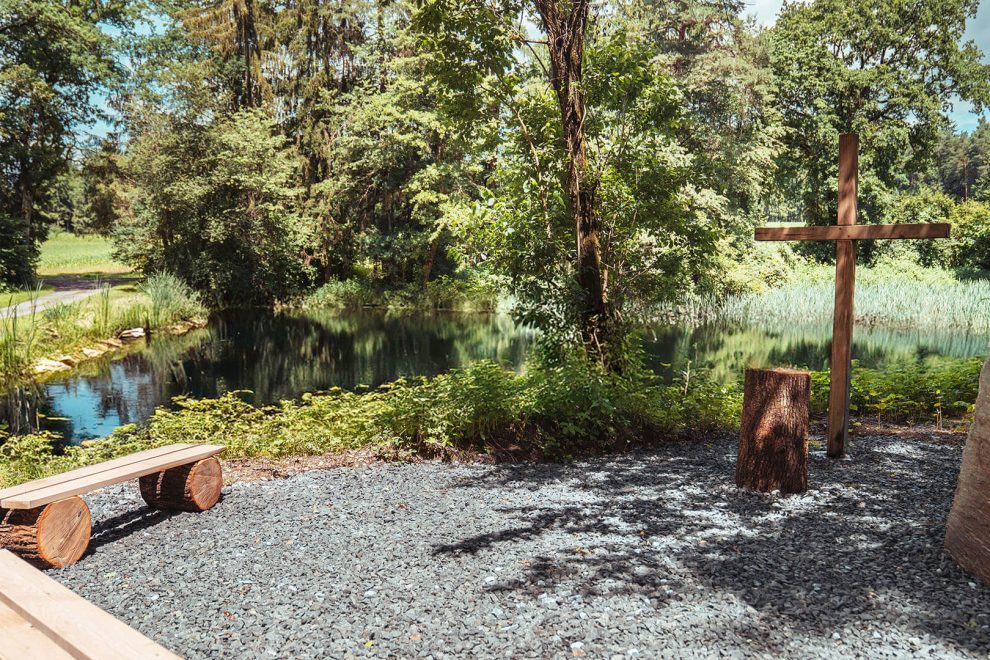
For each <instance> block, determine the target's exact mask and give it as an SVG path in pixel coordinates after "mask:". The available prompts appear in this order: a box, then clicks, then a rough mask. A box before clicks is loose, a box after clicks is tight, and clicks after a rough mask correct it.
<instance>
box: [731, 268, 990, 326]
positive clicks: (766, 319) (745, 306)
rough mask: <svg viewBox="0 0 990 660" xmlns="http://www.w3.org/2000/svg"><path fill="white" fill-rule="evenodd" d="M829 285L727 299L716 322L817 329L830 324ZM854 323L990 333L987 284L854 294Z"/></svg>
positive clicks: (896, 285)
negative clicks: (720, 320) (816, 327)
mask: <svg viewBox="0 0 990 660" xmlns="http://www.w3.org/2000/svg"><path fill="white" fill-rule="evenodd" d="M834 297H835V289H834V287H833V286H832V284H831V283H817V284H796V285H789V286H785V287H782V288H779V289H773V290H771V291H768V292H767V293H763V294H746V295H742V296H734V297H730V298H728V299H727V300H726V301H725V302H724V304H722V305H721V307H720V308H719V309H718V311H717V313H718V317H719V318H721V319H723V320H726V321H730V322H736V323H746V324H758V325H762V326H780V325H795V324H797V325H821V324H827V323H829V322H830V321H831V319H832V310H833V302H834ZM855 309H856V323H857V324H859V325H866V326H875V327H888V328H937V329H943V330H944V329H953V330H960V331H968V332H986V331H988V330H990V282H988V281H985V280H974V281H961V282H952V283H948V284H945V283H939V284H936V283H930V282H921V281H911V280H909V281H903V282H898V281H888V282H885V283H883V284H868V285H865V286H859V287H857V289H856V301H855Z"/></svg>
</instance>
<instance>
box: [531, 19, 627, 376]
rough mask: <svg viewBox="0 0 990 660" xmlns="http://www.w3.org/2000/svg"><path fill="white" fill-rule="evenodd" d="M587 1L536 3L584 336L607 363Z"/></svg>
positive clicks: (589, 348)
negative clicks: (588, 116) (588, 129)
mask: <svg viewBox="0 0 990 660" xmlns="http://www.w3.org/2000/svg"><path fill="white" fill-rule="evenodd" d="M589 5H590V3H589V0H536V8H537V11H539V13H540V17H541V19H542V20H543V27H544V31H545V33H546V35H547V48H548V50H549V53H550V62H551V77H552V80H551V83H552V85H553V88H554V91H555V92H556V95H557V104H558V106H559V107H560V114H561V121H562V126H563V129H564V130H563V132H564V146H565V148H566V150H567V182H566V185H567V198H568V202H569V204H570V210H571V216H572V218H573V220H574V229H575V235H576V238H577V279H578V284H579V286H580V287H581V291H582V295H583V300H582V301H581V310H580V311H581V338H582V339H583V341H584V344H585V348H586V349H587V351H588V352H589V354H590V355H593V356H594V357H595V358H596V359H598V360H600V361H601V362H602V363H603V364H607V362H608V359H607V352H606V348H607V344H608V339H609V336H608V335H609V330H610V325H611V323H610V316H611V315H610V310H609V306H608V297H607V292H606V289H605V282H606V277H605V272H604V268H603V266H602V250H601V243H600V241H599V229H600V227H599V220H598V214H597V208H596V199H595V193H596V189H597V182H596V181H591V180H589V177H588V157H587V138H586V135H585V132H584V117H585V98H584V88H583V84H582V64H583V58H584V37H585V29H586V28H587V23H588V13H589Z"/></svg>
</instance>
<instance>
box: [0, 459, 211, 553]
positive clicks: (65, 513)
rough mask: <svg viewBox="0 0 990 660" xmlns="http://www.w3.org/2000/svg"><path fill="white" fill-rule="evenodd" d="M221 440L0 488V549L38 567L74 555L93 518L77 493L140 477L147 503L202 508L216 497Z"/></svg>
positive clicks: (158, 506)
mask: <svg viewBox="0 0 990 660" xmlns="http://www.w3.org/2000/svg"><path fill="white" fill-rule="evenodd" d="M223 449H224V448H223V447H222V446H220V445H193V444H178V445H169V446H166V447H157V448H155V449H149V450H147V451H143V452H138V453H136V454H131V455H130V456H124V457H122V458H118V459H114V460H112V461H107V462H106V463H100V464H99V465H91V466H88V467H84V468H79V469H78V470H72V471H71V472H66V473H64V474H60V475H55V476H53V477H47V478H45V479H38V480H36V481H31V482H29V483H26V484H21V485H19V486H14V487H12V488H5V489H2V490H0V549H4V548H5V549H7V550H10V551H12V552H14V553H16V554H18V555H20V556H21V557H22V558H24V559H25V560H27V561H28V562H30V563H32V564H34V565H35V566H37V567H39V568H59V567H62V566H67V565H69V564H72V563H74V562H76V561H78V560H79V559H80V558H81V557H82V556H83V554H84V553H85V552H86V549H87V548H88V547H89V538H90V533H91V531H92V522H91V519H90V514H89V507H87V506H86V503H85V502H84V501H83V500H82V499H80V497H79V495H81V494H83V493H88V492H91V491H94V490H97V489H99V488H103V487H104V486H109V485H112V484H117V483H121V482H124V481H129V480H131V479H139V480H140V485H141V496H142V497H143V498H144V500H145V502H147V503H148V505H149V506H151V507H153V508H155V509H163V510H169V511H196V512H198V511H206V510H207V509H210V508H212V507H213V505H215V504H216V503H217V502H218V501H219V500H220V489H221V488H222V486H223V473H222V471H221V468H220V461H219V460H217V458H216V454H218V453H220V452H221V451H223Z"/></svg>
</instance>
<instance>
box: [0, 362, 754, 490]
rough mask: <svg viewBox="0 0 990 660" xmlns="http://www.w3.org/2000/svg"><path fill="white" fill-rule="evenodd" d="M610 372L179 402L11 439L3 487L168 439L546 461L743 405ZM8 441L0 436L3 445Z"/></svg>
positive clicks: (581, 365)
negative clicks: (128, 418) (262, 400)
mask: <svg viewBox="0 0 990 660" xmlns="http://www.w3.org/2000/svg"><path fill="white" fill-rule="evenodd" d="M630 369H631V370H630V372H628V373H626V374H625V375H617V374H610V373H607V372H604V371H603V370H601V369H599V368H597V367H595V366H593V365H590V364H589V363H588V362H587V361H586V360H583V359H581V358H579V357H575V356H567V357H565V358H563V359H561V360H559V361H558V362H557V363H555V364H549V363H546V362H538V361H536V362H533V363H531V364H530V365H529V368H528V369H527V372H526V373H525V374H522V375H519V374H515V373H513V372H511V371H507V370H505V369H504V368H502V367H501V366H499V365H497V364H495V363H492V362H479V363H476V364H474V365H472V366H470V367H467V368H465V369H458V370H454V371H451V372H448V373H446V374H442V375H439V376H436V377H434V378H429V379H415V380H400V381H397V382H394V383H390V384H388V385H385V386H382V387H380V388H377V389H375V390H372V391H367V392H347V391H343V390H339V389H336V390H333V391H330V392H327V393H321V394H307V395H304V396H303V397H302V399H301V400H300V401H297V402H296V401H283V402H282V403H280V404H278V405H274V406H265V407H255V406H252V405H250V404H248V403H246V402H245V401H243V400H242V399H241V398H240V397H239V396H238V393H230V394H227V395H225V396H222V397H220V398H218V399H207V400H193V399H185V398H178V399H176V400H175V403H176V406H177V407H176V408H175V409H171V410H170V409H159V410H157V411H156V412H155V413H154V415H153V416H152V417H151V419H149V420H148V422H147V423H145V424H144V425H141V426H136V425H128V426H122V427H120V428H118V429H117V430H116V431H114V433H113V434H112V435H111V436H109V437H108V438H105V439H102V440H95V441H88V442H85V443H84V444H83V445H82V446H80V447H68V448H66V450H65V453H64V455H61V456H56V455H55V454H54V453H53V452H52V449H51V438H50V437H49V436H45V435H37V436H28V437H20V438H8V439H7V442H6V444H5V445H4V446H3V447H2V450H0V486H3V485H7V484H11V483H16V482H20V481H24V480H27V479H32V478H36V477H37V476H39V475H43V474H49V473H52V472H58V471H61V470H65V469H69V468H71V467H75V466H79V465H87V464H92V463H96V462H99V461H104V460H108V459H110V458H113V457H115V456H120V455H123V454H127V453H130V452H134V451H139V450H141V449H147V448H151V447H157V446H162V445H166V444H171V443H174V442H202V443H219V444H223V445H226V446H227V452H226V454H225V455H226V456H228V457H240V456H273V457H282V456H290V455H305V454H321V453H326V452H339V451H344V450H348V449H356V448H361V447H372V448H375V449H376V450H378V451H380V452H382V453H383V454H385V455H388V456H393V457H395V456H398V457H402V456H409V455H413V454H416V455H425V456H442V455H445V454H446V453H448V452H449V451H450V450H453V449H462V448H474V449H477V450H480V451H485V450H490V449H498V448H508V447H513V446H515V447H522V448H527V449H531V450H535V451H538V452H541V453H543V454H544V455H546V456H548V457H566V456H568V455H571V454H573V453H576V452H582V451H589V450H591V451H598V450H602V449H607V448H609V447H615V446H625V445H626V444H629V443H637V444H638V443H644V442H651V441H654V440H657V439H659V438H661V437H663V436H665V435H669V434H671V433H676V432H679V431H682V430H685V429H688V428H690V429H697V430H706V429H711V428H722V427H727V428H733V427H734V426H735V424H737V420H738V410H739V402H740V398H739V395H738V392H737V391H736V390H735V388H727V387H717V386H715V385H713V384H711V383H710V382H709V381H707V380H706V379H705V378H704V377H703V376H698V375H696V376H693V377H692V379H691V382H690V383H677V384H673V385H665V384H663V383H661V382H659V380H658V379H657V378H656V377H655V376H654V375H652V374H651V373H649V372H647V371H645V370H642V369H640V368H638V367H635V366H634V367H631V368H630ZM2 440H3V438H0V441H2Z"/></svg>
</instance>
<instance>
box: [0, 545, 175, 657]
mask: <svg viewBox="0 0 990 660" xmlns="http://www.w3.org/2000/svg"><path fill="white" fill-rule="evenodd" d="M0 605H3V606H4V607H6V608H7V609H9V610H11V611H13V612H14V613H15V614H17V615H18V616H19V617H21V618H22V619H23V620H24V621H26V622H27V623H28V624H30V625H31V626H33V627H34V628H35V629H37V630H38V631H41V632H42V633H44V635H45V636H46V637H47V638H48V639H49V640H51V641H52V642H54V643H55V644H57V645H58V646H59V647H60V648H61V649H62V650H63V651H65V652H66V654H68V655H69V656H71V657H74V658H94V659H95V658H99V659H100V660H102V659H104V658H106V659H107V660H110V659H115V658H116V659H125V658H126V659H133V660H137V659H139V658H140V659H144V658H169V659H173V660H174V659H177V658H178V656H177V655H175V654H174V653H172V652H170V651H168V650H167V649H165V648H163V647H162V646H159V645H158V644H156V643H155V642H153V641H151V640H150V639H148V638H147V637H145V636H144V635H142V634H141V633H139V632H138V631H136V630H134V629H133V628H131V627H129V626H127V625H125V624H124V623H122V622H120V621H118V620H117V619H115V618H113V617H112V616H110V615H109V614H107V613H106V612H104V611H103V610H101V609H100V608H98V607H97V606H95V605H93V604H92V603H90V602H88V601H86V600H84V599H82V598H80V597H79V596H77V595H76V594H74V593H72V592H71V591H69V590H68V589H66V588H65V587H63V586H62V585H61V584H59V583H58V582H56V581H55V580H53V579H51V578H50V577H48V576H47V575H45V574H44V573H42V572H41V571H38V570H35V569H34V568H32V567H31V566H29V565H28V564H27V563H26V562H24V561H22V560H20V559H18V558H17V557H15V556H14V555H13V554H11V553H9V552H7V551H6V550H0ZM13 630H15V631H19V632H20V633H21V638H20V639H22V640H24V639H25V638H24V634H26V630H25V629H24V628H23V627H17V626H14V628H13ZM3 639H4V642H3V643H0V647H4V646H6V638H5V637H4V638H3ZM24 643H27V642H24ZM15 657H16V656H15ZM21 657H28V658H32V657H38V658H48V657H58V656H48V655H38V656H32V655H28V656H21Z"/></svg>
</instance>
